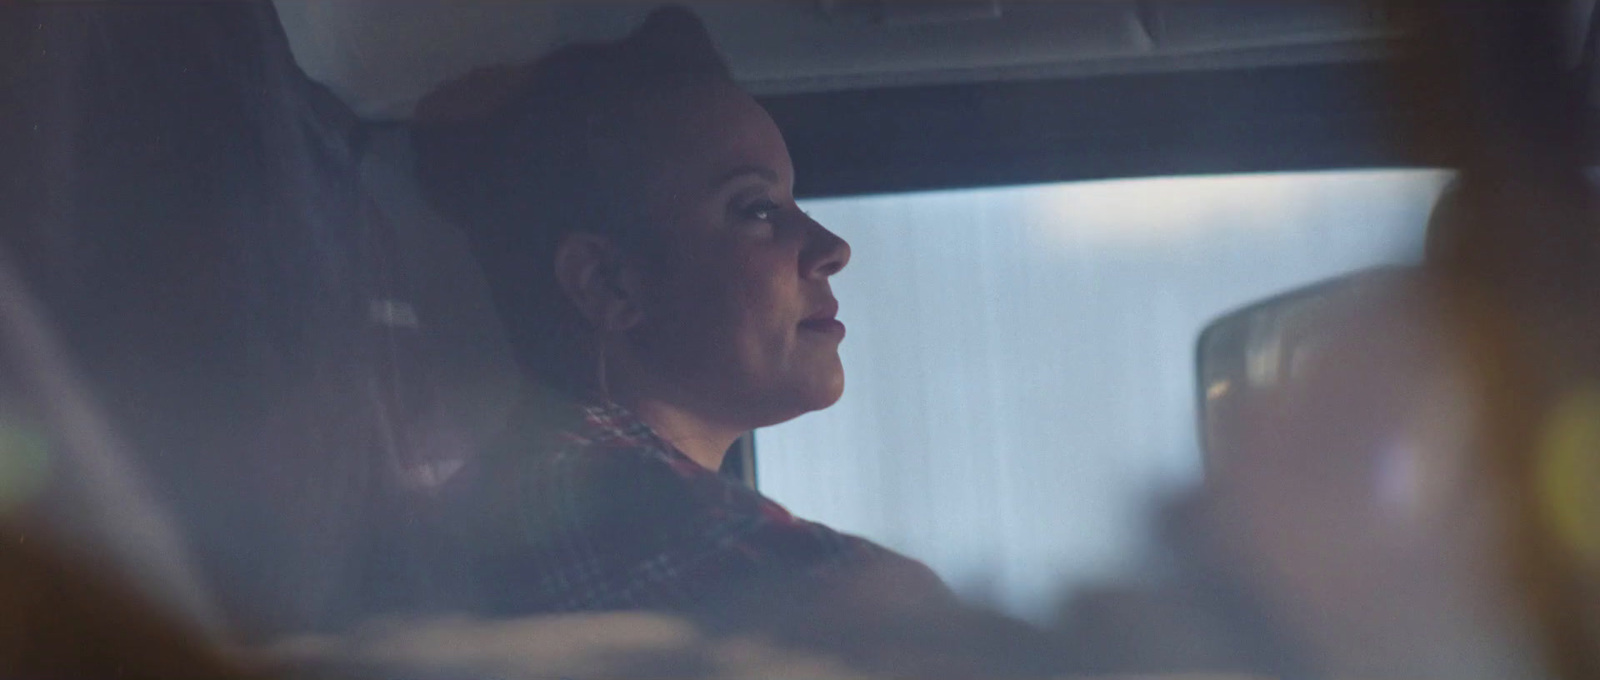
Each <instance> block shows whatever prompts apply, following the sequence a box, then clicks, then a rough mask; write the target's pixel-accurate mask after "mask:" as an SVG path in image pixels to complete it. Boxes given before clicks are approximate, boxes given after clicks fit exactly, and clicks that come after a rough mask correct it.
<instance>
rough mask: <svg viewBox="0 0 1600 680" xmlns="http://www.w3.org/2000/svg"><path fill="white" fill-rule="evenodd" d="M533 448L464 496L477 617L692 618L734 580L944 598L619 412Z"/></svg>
mask: <svg viewBox="0 0 1600 680" xmlns="http://www.w3.org/2000/svg"><path fill="white" fill-rule="evenodd" d="M533 448H535V449H540V450H534V451H529V450H526V449H524V450H521V451H504V452H502V453H501V455H499V456H495V457H494V458H493V459H491V460H487V461H484V463H483V464H482V465H481V466H479V469H478V470H477V471H476V474H474V475H472V476H473V477H475V478H476V479H475V480H474V481H472V482H470V483H469V485H468V486H469V487H470V491H467V492H466V494H465V495H466V496H467V497H466V498H464V499H463V500H464V501H466V505H467V507H471V508H474V510H473V511H471V512H470V513H469V514H470V515H472V516H475V517H476V521H472V522H467V523H465V524H459V523H458V524H456V525H455V527H454V529H455V530H460V531H461V532H462V537H463V538H464V539H465V540H464V541H463V542H462V543H460V548H461V550H460V551H458V553H457V554H460V555H462V556H463V557H465V558H466V560H465V561H466V562H467V566H466V568H467V569H468V573H466V574H463V576H465V577H466V578H467V579H468V581H470V582H471V583H472V585H473V589H474V590H475V591H477V593H478V594H477V598H478V599H479V600H480V601H479V603H478V604H479V606H480V607H481V610H482V611H489V612H495V613H501V614H506V615H524V614H530V613H550V612H574V611H592V610H619V609H664V610H692V609H695V608H697V607H699V606H701V605H703V604H705V603H706V602H707V601H708V600H712V599H715V598H717V597H719V596H722V595H725V594H729V593H730V592H733V590H734V589H736V588H737V587H738V586H740V585H741V584H750V585H752V586H753V587H757V588H761V587H765V586H773V590H774V591H775V592H776V591H782V592H784V593H788V594H790V595H799V596H802V597H804V596H806V595H807V594H810V593H821V592H825V591H826V589H827V588H828V587H829V586H832V585H842V583H843V580H844V579H848V578H849V577H850V576H852V575H854V574H862V573H865V572H866V571H869V570H870V571H872V572H874V573H875V574H876V575H879V576H882V575H884V574H888V575H889V576H890V578H892V579H893V580H894V582H895V586H896V588H898V589H900V590H903V591H905V592H909V593H915V594H916V597H917V598H919V599H920V598H921V597H923V596H926V597H929V598H943V597H947V596H948V595H949V591H948V590H947V589H946V588H945V586H944V584H943V583H942V582H941V581H939V579H938V577H936V576H934V575H933V572H932V571H930V570H929V569H928V568H927V567H926V566H923V565H922V564H920V563H918V562H915V561H913V560H911V559H908V558H906V557H903V556H900V555H898V554H896V553H893V552H891V551H889V550H887V549H885V548H883V547H880V546H878V545H876V544H874V543H872V542H870V541H867V540H865V539H862V538H858V537H855V536H850V535H846V534H841V533H839V532H836V531H833V530H832V529H829V528H827V527H824V526H822V525H820V524H816V523H813V522H807V521H805V520H801V519H797V518H796V517H794V516H793V515H791V514H790V513H789V512H788V511H787V510H785V509H784V508H783V507H782V506H780V505H778V504H777V503H774V502H773V501H771V500H769V499H767V498H766V497H764V496H762V495H761V494H759V493H757V492H756V491H754V490H752V489H749V488H747V487H745V486H743V485H740V484H738V483H735V482H733V481H730V480H728V479H726V478H724V477H722V476H721V475H719V474H717V473H715V472H712V471H710V470H707V469H705V468H704V467H702V466H700V465H699V464H698V463H695V462H694V461H693V460H690V459H689V458H688V457H687V456H685V455H684V454H683V453H682V452H680V451H678V450H677V449H676V448H674V447H673V446H672V445H671V444H669V443H667V442H666V441H665V440H663V439H662V438H661V437H659V436H658V435H657V434H656V433H655V432H654V431H652V430H651V429H650V428H649V426H647V425H645V424H644V423H643V422H641V421H640V420H639V419H638V418H637V417H635V416H634V415H633V414H632V413H630V412H629V411H627V410H626V409H624V408H622V407H619V406H615V405H611V406H604V407H589V408H585V409H583V419H582V423H581V424H580V425H579V426H577V427H575V428H571V429H568V430H566V431H564V432H562V433H561V436H560V438H559V440H558V441H557V442H556V443H554V444H545V445H543V446H535V447H533ZM486 509H487V510H486ZM507 511H509V512H507ZM469 556H470V557H469Z"/></svg>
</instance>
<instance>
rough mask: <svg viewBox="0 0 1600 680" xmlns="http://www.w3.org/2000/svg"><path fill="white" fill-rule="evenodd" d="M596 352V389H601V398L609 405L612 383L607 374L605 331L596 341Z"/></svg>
mask: <svg viewBox="0 0 1600 680" xmlns="http://www.w3.org/2000/svg"><path fill="white" fill-rule="evenodd" d="M594 354H595V362H594V363H595V367H594V383H595V389H596V390H597V391H599V393H600V398H601V399H602V400H604V401H605V403H606V404H607V405H609V404H611V385H610V380H609V379H608V378H607V376H606V338H605V334H604V333H602V334H600V338H599V340H598V341H596V342H595V351H594Z"/></svg>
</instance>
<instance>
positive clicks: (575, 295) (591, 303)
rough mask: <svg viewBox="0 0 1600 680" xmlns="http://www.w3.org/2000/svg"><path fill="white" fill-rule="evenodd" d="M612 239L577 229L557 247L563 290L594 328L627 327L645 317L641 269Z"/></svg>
mask: <svg viewBox="0 0 1600 680" xmlns="http://www.w3.org/2000/svg"><path fill="white" fill-rule="evenodd" d="M633 270H634V267H633V266H631V263H630V262H629V261H628V258H626V257H624V256H623V254H622V253H621V252H618V250H617V248H616V246H615V244H613V243H612V242H611V240H610V239H608V238H605V237H603V236H599V235H596V234H590V233H586V232H576V233H573V234H570V235H568V236H567V237H566V238H565V239H563V240H562V241H561V245H559V246H557V247H556V256H555V274H556V281H557V283H559V284H560V286H561V291H562V293H564V294H566V296H567V299H568V300H571V301H572V304H573V306H575V307H577V308H578V312H579V313H581V314H583V317H584V319H585V320H587V321H588V322H589V323H590V324H593V325H594V327H595V328H597V329H599V330H603V331H625V330H628V329H631V328H633V327H634V326H637V325H638V324H639V323H640V322H642V321H643V320H644V310H643V308H642V306H641V304H640V303H641V293H642V290H641V284H640V280H639V276H638V272H635V271H633Z"/></svg>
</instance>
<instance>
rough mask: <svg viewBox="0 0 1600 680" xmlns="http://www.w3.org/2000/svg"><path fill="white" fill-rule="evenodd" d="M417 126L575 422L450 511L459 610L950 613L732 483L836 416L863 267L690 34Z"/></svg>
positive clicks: (897, 560) (489, 465) (599, 49)
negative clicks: (844, 313) (840, 296)
mask: <svg viewBox="0 0 1600 680" xmlns="http://www.w3.org/2000/svg"><path fill="white" fill-rule="evenodd" d="M485 100H490V101H493V102H494V106H493V109H492V112H490V113H488V114H486V115H484V114H479V113H477V112H476V111H473V110H472V109H474V108H475V107H474V105H473V104H474V103H475V102H482V101H485ZM464 110H465V111H467V112H466V113H463V111H464ZM418 119H419V120H420V121H423V122H422V123H421V124H420V125H419V126H418V128H417V130H416V133H415V141H416V144H417V148H418V158H419V161H418V173H419V177H420V179H421V181H422V183H423V185H424V187H425V190H426V191H427V192H428V193H429V195H430V198H431V199H432V200H433V201H434V202H435V203H436V204H437V205H438V206H439V207H440V208H441V209H442V210H443V211H444V212H445V213H446V214H447V215H448V216H449V217H451V218H452V219H453V220H454V221H455V222H456V223H457V224H459V225H461V226H462V227H463V228H464V229H465V230H466V231H467V232H468V233H469V234H470V237H471V239H472V240H473V242H474V245H475V248H476V251H477V253H478V255H479V257H480V259H481V261H482V263H483V266H484V270H485V272H486V274H487V275H488V278H489V280H490V282H491V288H492V289H493V291H494V294H495V297H496V302H497V304H498V305H499V306H500V308H501V311H502V315H503V317H504V319H505V323H506V325H507V330H508V333H509V336H510V338H511V340H512V344H513V346H514V347H515V349H516V350H517V353H518V355H519V359H520V360H521V362H522V363H523V365H524V368H525V369H526V371H527V372H528V374H529V377H530V379H531V380H532V381H534V382H537V383H538V384H540V385H542V386H545V387H548V388H550V391H551V392H552V393H553V394H554V395H556V398H555V399H553V400H549V401H553V402H555V403H556V404H557V405H556V406H552V405H551V404H543V405H538V406H530V407H529V409H528V413H526V414H525V415H524V417H523V418H522V420H521V421H519V423H518V425H517V427H515V428H514V429H515V430H517V433H516V434H514V435H512V436H509V437H507V438H506V441H505V442H503V443H501V444H500V445H497V446H495V447H492V450H491V451H490V452H488V453H486V454H485V455H484V456H483V458H482V459H481V460H480V461H479V462H478V463H477V464H475V465H474V466H472V468H471V469H469V470H468V471H467V472H466V473H465V474H463V475H461V476H460V477H461V478H460V479H458V480H456V481H455V482H453V485H454V487H455V488H453V489H450V490H449V491H448V492H447V495H448V496H450V500H449V501H448V503H449V504H450V510H449V511H448V512H446V514H445V516H444V517H443V518H441V519H440V520H439V521H440V525H439V527H438V529H439V531H438V533H441V534H448V535H451V536H452V539H451V540H452V543H451V544H450V546H449V547H448V548H446V550H447V552H446V553H445V554H448V555H450V556H451V559H450V565H449V567H450V570H451V571H452V572H453V576H454V581H453V582H454V583H456V584H458V585H459V586H460V587H461V589H460V590H457V591H455V593H454V594H453V595H451V596H449V597H451V598H452V599H455V598H460V597H466V598H468V604H470V607H471V608H472V609H473V610H476V611H481V612H488V613H498V614H525V613H531V612H560V611H578V610H606V609H635V608H650V609H668V610H680V611H704V610H706V609H707V608H709V607H713V606H715V605H717V604H719V603H721V604H726V603H729V602H734V601H746V600H744V599H743V598H747V597H749V596H750V595H751V594H752V593H755V594H756V597H758V598H760V599H761V600H763V601H767V600H771V599H772V598H787V599H788V601H789V602H791V603H795V604H802V605H804V604H806V603H810V602H815V601H819V600H820V599H823V598H827V597H829V596H833V597H854V595H857V594H860V593H862V592H865V591H870V592H872V593H873V594H874V595H875V599H877V600H879V601H882V600H884V599H885V598H886V599H887V600H889V601H893V602H899V603H919V602H924V601H937V600H939V599H941V598H944V597H946V596H947V591H946V589H945V588H944V586H943V584H942V583H940V582H939V580H938V579H937V578H936V577H934V576H933V575H932V573H931V572H930V571H928V570H927V568H926V567H923V566H922V565H920V564H918V563H916V562H913V561H911V560H909V559H906V558H904V557H901V556H899V555H896V554H894V553H891V552H889V551H888V550H885V549H883V548H881V547H879V546H877V545H874V544H872V543H869V542H867V541H865V540H862V539H860V538H856V537H852V536H847V535H843V534H839V533H836V532H834V531H832V530H830V529H827V528H826V527H822V526H819V525H816V524H813V523H809V522H805V521H802V520H798V519H795V518H794V517H792V516H790V515H789V513H788V512H786V511H785V510H784V509H783V508H781V507H780V506H778V505H777V504H775V503H773V502H772V501H770V500H768V499H766V498H764V497H762V496H760V495H759V494H757V493H755V492H754V491H751V490H749V489H746V488H744V487H742V486H739V485H737V484H735V483H731V482H729V481H727V480H726V479H724V478H722V477H721V476H719V475H718V474H717V469H718V468H719V466H720V465H721V462H722V458H723V455H724V452H726V451H727V450H728V449H729V447H730V446H731V445H732V444H733V443H734V442H735V440H736V439H737V438H738V437H739V436H741V435H742V434H743V433H745V432H748V431H750V430H752V429H755V428H758V427H765V426H769V425H774V424H777V423H781V422H784V421H787V420H790V419H792V418H795V417H797V416H799V415H801V414H804V413H807V412H810V411H815V410H818V409H822V408H826V407H828V406H830V405H832V404H833V403H834V402H835V401H836V400H838V399H839V396H840V394H841V391H842V390H843V387H844V373H843V369H842V367H841V364H840V361H839V354H838V348H839V343H840V341H841V340H843V338H844V335H845V328H844V326H843V325H842V324H841V323H839V321H838V320H837V319H836V318H835V314H836V313H837V311H838V302H837V301H836V300H835V298H834V296H833V294H832V292H831V290H830V287H829V278H830V277H831V276H833V275H834V274H836V273H838V272H839V271H840V270H841V269H843V268H844V267H845V265H846V264H847V263H848V262H849V260H850V248H849V246H848V245H847V244H846V243H845V242H844V241H843V240H842V239H840V238H839V237H838V236H836V235H834V234H833V233H831V232H829V231H828V230H827V229H825V228H824V227H823V226H822V225H820V224H818V223H817V222H815V221H814V220H812V219H811V218H810V217H808V216H807V215H806V214H805V213H804V212H801V211H800V210H799V209H798V208H797V207H796V206H795V201H794V195H793V188H794V169H793V167H792V164H791V162H790V158H789V154H788V150H787V149H786V148H785V146H784V141H783V137H782V136H781V134H780V133H779V131H778V129H777V127H776V126H775V124H774V123H773V121H772V119H771V118H770V117H769V116H768V115H767V113H766V112H765V111H764V110H763V109H762V108H761V106H760V105H759V104H757V103H756V101H755V100H754V99H753V98H751V97H750V95H748V94H746V93H745V92H743V91H742V90H740V89H739V88H738V87H737V86H736V85H735V84H734V83H733V81H732V79H731V78H730V77H729V74H728V72H727V69H726V67H725V65H724V64H723V63H722V61H721V59H720V58H719V56H718V55H717V54H716V52H715V49H714V48H713V47H712V46H711V43H710V40H709V37H708V36H707V35H706V34H705V31H704V29H703V27H701V26H700V24H699V22H698V21H697V20H696V19H695V18H694V17H693V16H692V15H690V14H688V13H687V12H686V11H682V10H673V9H668V10H661V11H658V12H656V13H654V14H652V15H651V16H650V18H649V19H648V20H647V21H646V22H645V24H644V25H643V26H642V27H641V28H640V29H639V30H638V31H636V32H635V33H634V34H632V35H630V36H629V37H627V38H625V39H624V40H622V41H619V42H616V43H609V44H586V45H578V46H573V47H568V48H565V49H562V50H560V51H558V52H555V53H553V54H551V55H549V56H548V57H546V58H544V59H542V60H540V61H539V62H537V63H535V64H533V65H532V66H530V67H527V68H524V69H498V70H494V71H489V72H480V73H478V74H475V75H474V76H471V77H469V78H467V79H464V80H462V81H458V82H457V83H454V84H452V85H450V86H447V87H445V88H443V89H441V90H440V91H439V92H436V93H435V94H434V95H432V96H431V97H430V98H429V99H428V100H427V101H425V102H424V103H423V105H422V106H421V107H420V108H419V113H418ZM553 410H554V411H556V412H560V411H569V412H571V417H569V418H558V419H556V423H555V425H554V426H552V425H551V422H550V421H551V419H550V418H549V417H548V414H549V413H551V412H552V411H553ZM552 430H554V431H555V433H556V435H557V436H554V437H551V436H549V433H550V432H551V431H552ZM434 592H435V593H440V592H443V591H440V590H437V589H435V591H434ZM844 593H851V594H852V595H844ZM440 596H441V597H442V596H443V595H440ZM435 604H437V605H439V606H452V607H459V606H461V605H462V604H463V603H462V602H461V601H459V600H457V601H454V602H442V603H435Z"/></svg>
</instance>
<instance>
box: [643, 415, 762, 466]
mask: <svg viewBox="0 0 1600 680" xmlns="http://www.w3.org/2000/svg"><path fill="white" fill-rule="evenodd" d="M622 405H623V406H626V407H628V408H629V409H630V410H632V411H633V413H634V415H636V416H638V417H639V420H641V421H644V424H646V425H649V426H650V429H652V430H654V431H655V433H656V434H657V435H660V436H661V438H662V439H665V440H667V441H668V442H669V443H671V444H672V445H673V446H675V447H677V448H678V450H679V451H681V452H683V455H685V456H688V457H689V459H690V460H693V461H694V462H696V463H699V464H700V465H701V467H704V468H705V469H707V470H711V471H712V472H716V471H717V470H718V469H720V468H721V467H722V459H723V457H724V456H726V455H727V453H728V449H729V448H730V447H732V446H733V443H734V442H735V441H738V439H739V437H740V435H742V434H744V432H743V431H740V430H735V429H730V428H725V427H719V426H717V425H716V424H715V423H711V422H708V421H707V420H706V419H704V418H701V417H699V416H697V415H695V414H694V413H692V412H690V411H688V410H686V409H683V408H679V407H677V406H675V405H673V404H671V403H668V402H665V401H660V400H655V399H648V398H645V399H635V400H627V401H624V402H623V403H622Z"/></svg>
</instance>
